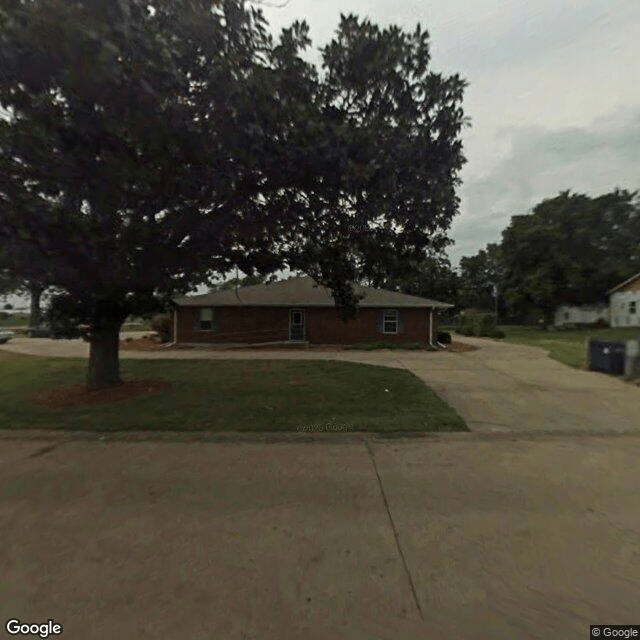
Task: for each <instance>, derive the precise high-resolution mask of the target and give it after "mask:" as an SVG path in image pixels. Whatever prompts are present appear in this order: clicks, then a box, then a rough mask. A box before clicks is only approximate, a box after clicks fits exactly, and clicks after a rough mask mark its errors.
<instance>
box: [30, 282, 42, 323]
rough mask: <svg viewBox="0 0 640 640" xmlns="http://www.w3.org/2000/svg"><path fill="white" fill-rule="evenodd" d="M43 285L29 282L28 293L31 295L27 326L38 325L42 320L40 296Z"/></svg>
mask: <svg viewBox="0 0 640 640" xmlns="http://www.w3.org/2000/svg"><path fill="white" fill-rule="evenodd" d="M43 291H44V287H42V286H41V285H39V284H36V283H34V282H30V283H29V295H30V296H31V305H30V309H29V326H30V327H34V328H35V327H39V326H40V321H41V320H42V314H41V313H40V298H41V296H42V292H43Z"/></svg>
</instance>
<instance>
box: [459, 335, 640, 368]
mask: <svg viewBox="0 0 640 640" xmlns="http://www.w3.org/2000/svg"><path fill="white" fill-rule="evenodd" d="M500 328H501V329H502V330H503V331H504V332H505V334H506V338H504V342H513V343H517V344H527V345H530V346H532V347H542V348H543V349H546V350H547V351H548V352H549V355H550V356H551V357H552V358H554V359H555V360H558V361H559V362H562V363H564V364H568V365H570V366H572V367H578V368H583V367H584V366H585V364H586V363H585V341H586V339H587V337H592V338H600V339H602V340H616V339H621V340H628V339H632V338H633V339H637V338H640V328H635V329H633V328H625V329H566V330H565V329H562V330H549V331H541V330H540V329H538V328H537V327H524V326H518V327H513V326H501V327H500ZM461 340H464V338H463V337H461Z"/></svg>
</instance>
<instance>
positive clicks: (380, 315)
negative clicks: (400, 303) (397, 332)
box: [377, 310, 384, 333]
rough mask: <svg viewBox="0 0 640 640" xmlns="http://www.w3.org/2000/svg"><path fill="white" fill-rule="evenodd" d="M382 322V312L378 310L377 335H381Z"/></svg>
mask: <svg viewBox="0 0 640 640" xmlns="http://www.w3.org/2000/svg"><path fill="white" fill-rule="evenodd" d="M383 321H384V310H380V311H378V323H377V329H378V333H382V323H383Z"/></svg>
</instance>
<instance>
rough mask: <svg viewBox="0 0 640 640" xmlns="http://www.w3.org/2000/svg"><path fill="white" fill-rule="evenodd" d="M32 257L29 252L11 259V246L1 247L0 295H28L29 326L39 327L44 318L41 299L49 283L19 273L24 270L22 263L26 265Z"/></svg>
mask: <svg viewBox="0 0 640 640" xmlns="http://www.w3.org/2000/svg"><path fill="white" fill-rule="evenodd" d="M32 259H34V256H33V255H31V254H30V253H28V252H22V253H21V254H20V255H18V256H13V257H12V258H11V259H9V247H8V246H4V247H0V295H8V294H15V295H26V296H28V297H29V326H30V327H37V326H39V325H40V323H41V320H42V312H41V308H40V306H41V305H40V301H41V298H42V294H43V293H44V291H45V290H46V288H47V285H46V284H45V282H41V281H36V280H24V279H21V278H20V277H19V275H18V273H19V272H21V271H22V269H21V267H20V265H21V264H22V265H25V264H27V263H28V262H29V261H30V260H32ZM16 269H17V270H16Z"/></svg>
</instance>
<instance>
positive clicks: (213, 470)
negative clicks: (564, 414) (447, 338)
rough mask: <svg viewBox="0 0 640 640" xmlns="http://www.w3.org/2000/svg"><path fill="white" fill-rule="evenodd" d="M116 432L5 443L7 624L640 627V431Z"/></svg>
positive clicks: (0, 495)
mask: <svg viewBox="0 0 640 640" xmlns="http://www.w3.org/2000/svg"><path fill="white" fill-rule="evenodd" d="M112 437H114V436H109V439H108V440H105V441H98V440H97V438H96V437H93V438H91V439H89V438H85V439H83V438H82V437H80V436H78V435H77V434H76V435H74V436H73V439H71V436H66V435H60V434H58V435H52V436H50V437H49V438H48V439H46V438H43V439H38V438H40V436H17V435H15V434H14V435H12V434H10V433H7V432H5V433H3V434H2V435H1V436H0V439H1V442H0V539H1V540H2V552H0V574H1V575H2V580H1V581H0V619H1V621H2V624H3V625H4V624H5V621H7V620H9V619H11V618H17V619H19V620H21V621H22V622H28V623H40V622H46V621H47V620H48V619H53V620H54V621H55V622H56V623H59V624H61V625H62V626H63V634H62V636H60V637H62V638H65V639H68V640H113V639H114V638H122V639H123V640H134V639H135V640H146V639H151V638H165V639H167V640H173V639H175V640H178V639H180V640H182V639H188V640H210V639H215V640H243V639H244V640H283V639H286V640H296V639H301V640H396V639H397V640H413V639H415V640H424V639H434V640H435V639H440V638H442V639H444V638H455V639H456V640H487V639H488V638H491V639H492V640H514V639H518V640H527V639H532V638H537V639H541V640H542V639H544V640H548V639H549V638H562V640H583V639H585V638H587V637H588V634H589V625H590V624H605V623H615V624H634V623H635V624H637V623H638V594H639V593H640V551H639V549H640V546H639V544H640V509H638V495H640V475H639V474H638V473H637V467H638V458H639V457H640V437H639V436H622V437H612V436H601V437H593V436H590V437H576V436H573V437H565V436H551V435H549V434H539V435H537V436H528V437H526V438H524V437H522V436H517V437H516V436H509V437H504V436H502V435H500V434H493V435H486V434H484V435H483V434H456V435H448V436H434V437H429V438H421V439H411V440H391V441H389V440H387V441H382V440H375V439H360V440H359V441H358V440H357V439H356V440H354V439H352V440H348V439H347V440H345V439H344V438H341V439H338V438H334V439H333V440H331V439H329V441H326V442H322V441H318V442H313V443H306V444H305V443H294V442H281V443H279V444H270V445H268V444H259V443H246V442H245V443H240V442H236V443H232V442H229V443H211V442H198V443H184V442H149V441H145V442H124V441H112V440H111V438H112ZM27 438H29V439H27ZM67 438H68V439H67ZM338 440H340V443H338ZM2 637H5V635H3V636H2ZM6 637H9V636H8V635H6ZM52 637H57V636H52Z"/></svg>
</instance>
